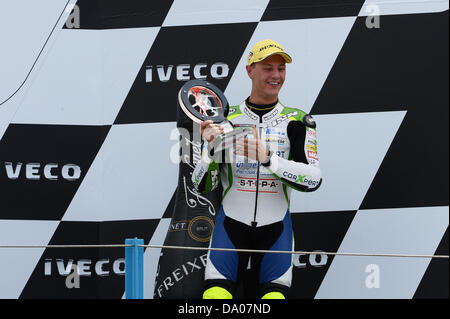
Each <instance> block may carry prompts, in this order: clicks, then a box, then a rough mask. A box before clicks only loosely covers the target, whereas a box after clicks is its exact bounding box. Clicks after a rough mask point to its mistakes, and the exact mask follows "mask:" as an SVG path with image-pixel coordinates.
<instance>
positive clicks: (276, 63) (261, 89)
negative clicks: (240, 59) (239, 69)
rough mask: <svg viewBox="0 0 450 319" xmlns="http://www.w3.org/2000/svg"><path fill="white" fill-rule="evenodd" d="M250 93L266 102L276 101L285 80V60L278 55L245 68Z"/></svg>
mask: <svg viewBox="0 0 450 319" xmlns="http://www.w3.org/2000/svg"><path fill="white" fill-rule="evenodd" d="M247 73H248V76H249V77H250V79H251V80H252V92H254V93H256V94H257V95H258V96H260V97H261V98H263V99H264V100H267V101H276V99H278V93H279V92H280V89H281V87H282V86H283V83H284V80H285V78H286V64H285V60H284V59H283V58H282V57H281V56H280V55H278V54H274V55H271V56H269V57H267V58H265V59H264V60H262V61H261V62H257V63H254V64H253V65H251V66H247Z"/></svg>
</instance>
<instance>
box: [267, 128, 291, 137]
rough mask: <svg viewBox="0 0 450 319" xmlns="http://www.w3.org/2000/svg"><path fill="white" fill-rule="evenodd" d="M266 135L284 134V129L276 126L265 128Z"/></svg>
mask: <svg viewBox="0 0 450 319" xmlns="http://www.w3.org/2000/svg"><path fill="white" fill-rule="evenodd" d="M266 135H278V136H286V131H285V130H282V129H277V128H271V127H268V128H266Z"/></svg>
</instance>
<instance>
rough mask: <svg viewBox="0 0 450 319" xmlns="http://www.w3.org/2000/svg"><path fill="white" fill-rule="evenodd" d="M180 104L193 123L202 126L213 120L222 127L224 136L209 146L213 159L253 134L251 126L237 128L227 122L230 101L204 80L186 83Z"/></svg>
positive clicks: (180, 95)
mask: <svg viewBox="0 0 450 319" xmlns="http://www.w3.org/2000/svg"><path fill="white" fill-rule="evenodd" d="M178 104H179V105H180V107H181V109H182V110H183V112H184V113H185V114H186V116H187V117H189V118H190V119H191V120H192V121H193V122H195V123H198V124H201V122H203V121H207V120H211V121H213V122H214V123H218V124H219V125H220V126H222V128H223V134H221V135H218V136H217V137H216V138H215V139H214V141H213V142H212V145H208V150H209V155H210V156H211V157H212V156H214V155H215V154H217V153H218V152H220V151H222V150H224V149H227V148H229V147H231V146H232V145H233V141H235V140H236V139H239V138H242V137H244V136H245V135H247V134H249V133H250V132H251V126H239V127H235V126H234V125H233V124H232V123H231V122H230V121H229V120H227V118H226V116H227V114H228V101H227V99H226V97H225V95H224V94H223V93H222V91H221V90H220V89H219V88H218V87H216V86H215V85H213V84H211V83H210V82H207V81H204V80H191V81H188V82H186V83H185V84H184V85H183V86H182V87H181V89H180V91H179V92H178Z"/></svg>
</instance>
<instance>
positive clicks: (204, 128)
mask: <svg viewBox="0 0 450 319" xmlns="http://www.w3.org/2000/svg"><path fill="white" fill-rule="evenodd" d="M200 130H201V134H202V136H203V137H204V138H205V139H206V140H207V141H208V143H211V142H212V141H213V140H214V139H215V138H216V136H217V135H220V134H223V128H222V126H220V125H219V124H215V123H214V122H213V121H211V120H207V121H203V122H202V124H201V127H200Z"/></svg>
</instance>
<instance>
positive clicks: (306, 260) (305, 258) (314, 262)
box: [293, 250, 328, 268]
mask: <svg viewBox="0 0 450 319" xmlns="http://www.w3.org/2000/svg"><path fill="white" fill-rule="evenodd" d="M313 252H317V253H320V252H322V251H321V250H314V251H313ZM293 257H294V267H296V268H307V267H310V266H312V267H315V268H320V267H325V266H326V265H327V263H328V256H327V255H325V254H310V255H306V254H295V255H294V256H293Z"/></svg>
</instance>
